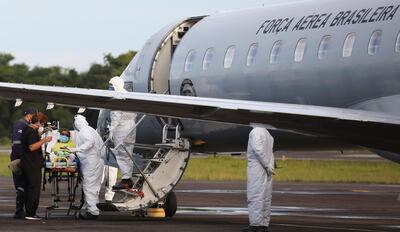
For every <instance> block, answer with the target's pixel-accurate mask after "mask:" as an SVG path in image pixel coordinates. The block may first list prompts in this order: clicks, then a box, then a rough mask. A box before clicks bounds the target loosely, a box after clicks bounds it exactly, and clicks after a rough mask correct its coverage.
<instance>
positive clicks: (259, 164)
mask: <svg viewBox="0 0 400 232" xmlns="http://www.w3.org/2000/svg"><path fill="white" fill-rule="evenodd" d="M273 146H274V139H273V138H272V136H271V135H270V133H269V132H268V131H267V129H265V128H261V127H255V128H253V129H252V131H251V132H250V134H249V141H248V146H247V205H248V211H249V222H250V223H249V224H250V226H249V227H248V228H246V229H243V231H257V232H258V231H260V232H265V231H268V226H269V221H270V219H271V199H272V175H274V174H275V173H274V167H275V163H274V154H273Z"/></svg>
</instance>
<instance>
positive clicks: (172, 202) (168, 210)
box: [164, 192, 178, 217]
mask: <svg viewBox="0 0 400 232" xmlns="http://www.w3.org/2000/svg"><path fill="white" fill-rule="evenodd" d="M177 207H178V204H177V203H176V195H175V193H174V192H170V193H169V194H168V196H167V197H166V198H165V204H164V211H165V216H166V217H173V216H174V215H175V213H176V209H177Z"/></svg>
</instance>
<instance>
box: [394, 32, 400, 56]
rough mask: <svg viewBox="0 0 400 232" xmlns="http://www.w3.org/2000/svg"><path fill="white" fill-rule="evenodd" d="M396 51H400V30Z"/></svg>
mask: <svg viewBox="0 0 400 232" xmlns="http://www.w3.org/2000/svg"><path fill="white" fill-rule="evenodd" d="M395 51H396V52H400V32H399V34H397V39H396V48H395Z"/></svg>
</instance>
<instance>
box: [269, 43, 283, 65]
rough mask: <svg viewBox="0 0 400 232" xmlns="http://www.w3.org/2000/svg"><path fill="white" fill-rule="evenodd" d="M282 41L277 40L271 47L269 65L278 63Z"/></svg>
mask: <svg viewBox="0 0 400 232" xmlns="http://www.w3.org/2000/svg"><path fill="white" fill-rule="evenodd" d="M281 47H282V41H281V40H278V41H276V42H275V43H274V45H272V49H271V54H270V55H269V63H270V64H275V63H277V62H278V61H279V57H280V55H281Z"/></svg>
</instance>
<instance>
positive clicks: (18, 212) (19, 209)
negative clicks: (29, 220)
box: [13, 191, 25, 219]
mask: <svg viewBox="0 0 400 232" xmlns="http://www.w3.org/2000/svg"><path fill="white" fill-rule="evenodd" d="M24 200H25V196H24V192H22V191H17V197H16V201H15V206H16V207H15V214H14V217H13V218H15V219H24V218H25V211H24Z"/></svg>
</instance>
